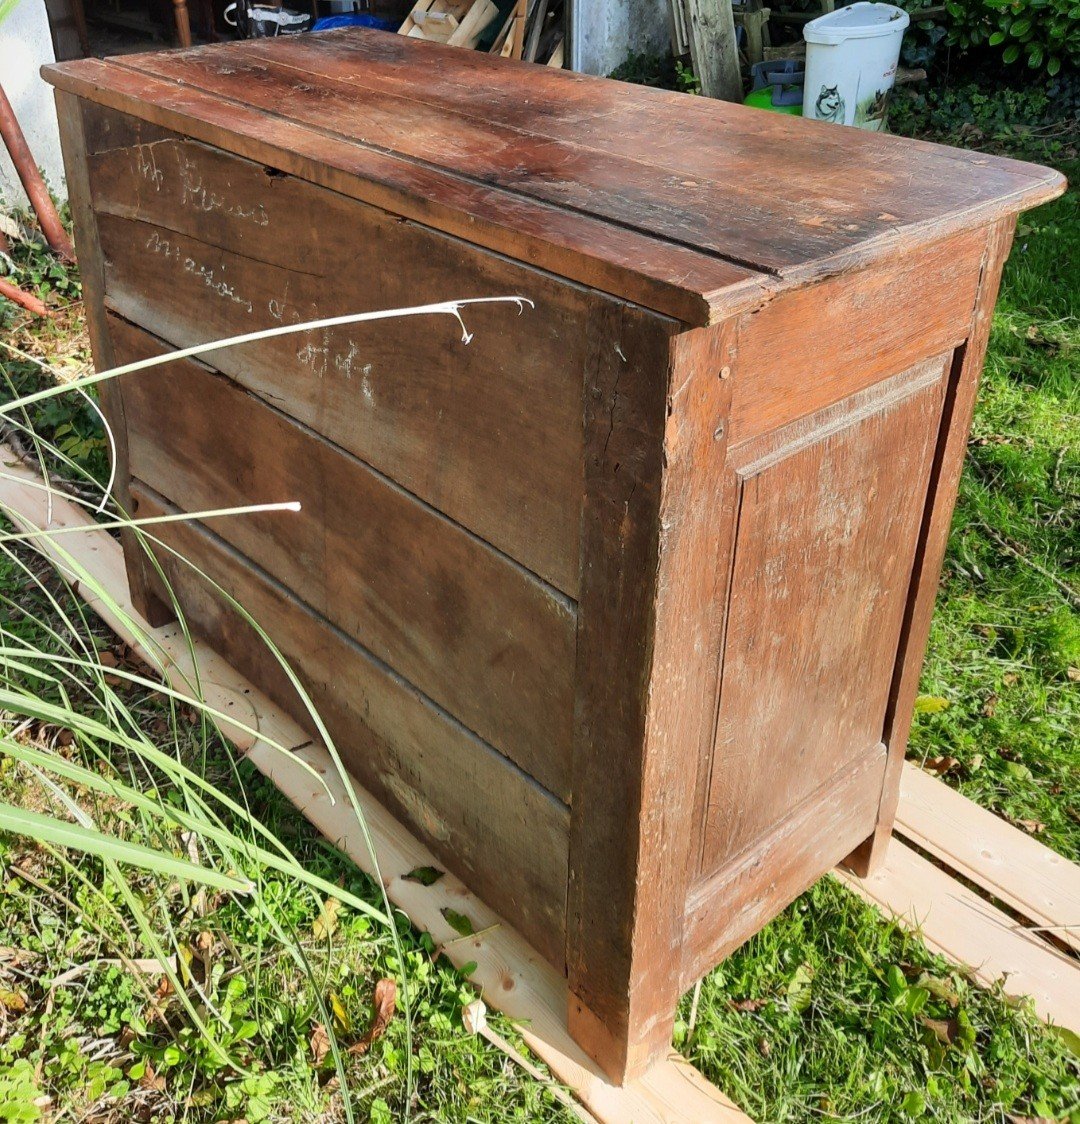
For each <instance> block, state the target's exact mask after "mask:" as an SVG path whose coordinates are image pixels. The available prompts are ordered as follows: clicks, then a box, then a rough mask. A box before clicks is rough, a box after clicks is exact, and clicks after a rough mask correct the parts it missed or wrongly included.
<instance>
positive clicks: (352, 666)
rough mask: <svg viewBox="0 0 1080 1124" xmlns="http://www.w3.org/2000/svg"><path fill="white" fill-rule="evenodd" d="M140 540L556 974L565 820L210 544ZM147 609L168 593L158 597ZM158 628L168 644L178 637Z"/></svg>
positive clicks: (379, 666) (208, 623) (148, 507)
mask: <svg viewBox="0 0 1080 1124" xmlns="http://www.w3.org/2000/svg"><path fill="white" fill-rule="evenodd" d="M132 493H133V497H134V499H135V501H136V508H137V511H136V513H137V514H138V515H139V516H154V515H161V514H172V513H174V512H175V511H176V508H174V507H172V506H171V505H169V504H167V503H166V502H165V500H163V499H162V498H161V497H160V496H158V495H156V494H155V493H153V492H151V491H150V490H149V489H148V488H147V487H146V486H145V485H144V484H142V483H141V482H140V481H138V480H136V481H134V482H133V483H132ZM154 534H155V535H156V536H157V537H158V538H159V539H161V540H162V541H163V542H164V543H166V544H167V545H168V546H170V547H172V548H173V549H174V550H178V551H179V552H180V553H181V555H182V556H183V557H185V558H190V559H192V560H193V561H194V562H196V563H197V564H198V566H199V567H200V568H201V569H202V570H203V571H204V572H205V573H207V574H208V575H209V577H210V578H211V579H212V580H213V581H215V582H217V583H218V584H219V585H221V586H222V587H223V588H225V589H227V590H228V591H229V592H230V594H231V595H232V596H233V597H235V598H236V600H237V601H239V602H240V604H241V605H243V606H244V608H245V609H246V610H247V611H248V612H249V613H251V614H252V616H254V617H255V619H256V620H258V621H259V622H260V624H262V626H263V627H264V628H265V629H266V631H267V633H268V634H269V636H270V637H271V639H272V640H273V641H274V642H275V643H276V644H277V645H278V647H279V648H280V649H281V651H282V653H283V654H284V655H285V657H286V658H287V659H288V660H289V661H290V663H291V664H292V665H293V667H294V669H295V670H296V672H297V674H298V675H299V676H300V679H301V681H302V682H303V683H304V685H305V687H306V689H307V690H308V691H309V693H310V694H311V697H312V700H313V702H314V703H315V706H316V708H317V709H318V711H319V714H320V716H321V717H322V719H323V721H324V722H325V723H326V728H327V729H328V730H329V731H330V734H331V736H332V737H333V738H334V740H335V741H336V742H337V745H338V749H339V751H340V752H341V755H342V757H343V758H344V760H345V762H346V764H347V766H348V768H349V770H350V771H351V772H352V773H353V774H354V775H355V776H356V777H358V778H360V779H362V781H363V782H364V783H365V785H366V786H367V787H368V788H370V789H372V791H374V792H375V793H377V794H378V797H379V799H380V801H381V802H382V803H384V804H386V805H387V806H388V807H389V808H390V809H391V810H392V811H393V812H394V814H395V815H397V816H398V818H400V819H402V820H404V821H405V822H407V823H409V824H410V825H412V830H413V831H414V832H416V833H417V834H418V835H420V836H421V837H422V838H423V839H424V840H425V842H426V843H427V845H428V846H429V847H431V848H432V850H434V851H435V852H436V853H437V854H438V855H439V859H440V862H441V863H443V864H445V865H446V866H448V867H450V869H452V870H454V871H455V872H456V873H457V874H458V875H460V876H461V877H462V878H463V879H465V880H466V881H467V882H468V884H469V885H470V886H472V887H473V888H474V889H475V890H476V892H477V893H478V894H479V895H480V896H481V897H482V898H484V900H485V901H487V902H488V903H489V904H490V905H491V906H492V907H493V908H495V909H497V910H499V911H500V912H502V913H503V914H505V915H506V916H508V917H512V918H513V919H514V923H515V925H516V926H517V927H518V928H519V929H520V930H521V931H522V932H523V933H524V934H526V936H527V937H528V938H529V939H530V940H531V941H532V943H533V945H534V946H535V947H536V948H537V949H538V950H539V951H541V952H542V953H543V954H544V955H545V956H546V957H548V958H549V959H550V960H551V962H552V963H554V964H555V965H556V966H559V965H561V964H562V962H563V950H562V933H563V930H564V925H565V922H564V917H565V896H566V862H567V849H568V838H569V819H568V813H567V810H566V808H565V807H564V806H563V805H562V804H560V803H559V802H558V801H557V800H555V799H554V798H553V797H552V796H551V795H550V794H548V793H547V792H545V791H544V790H543V789H541V788H540V787H539V786H538V785H537V784H536V783H535V782H533V781H532V780H530V779H529V778H528V777H527V776H526V775H525V774H524V773H522V772H520V771H519V770H518V769H516V768H514V766H512V765H511V764H510V763H509V762H507V761H506V759H505V758H504V757H502V756H501V755H500V754H498V753H496V752H495V750H493V749H492V748H491V747H490V746H488V745H486V744H484V743H483V742H482V741H480V739H478V738H477V737H476V736H475V735H473V734H471V733H470V732H469V731H467V730H466V729H465V728H464V727H462V726H461V724H460V723H458V722H456V721H455V720H454V718H453V717H452V716H451V715H450V714H448V713H447V712H446V711H444V710H442V709H441V708H440V707H438V706H435V705H434V704H433V703H432V702H431V701H430V700H429V699H426V698H424V697H423V696H421V695H420V694H419V692H417V691H416V689H415V688H414V687H412V685H411V684H409V683H408V682H406V681H405V680H403V679H402V678H401V677H400V676H398V675H397V674H396V673H395V672H394V671H393V670H392V669H391V668H390V667H388V666H387V665H386V664H384V663H382V662H381V661H379V660H378V659H376V658H374V657H373V656H372V655H371V654H370V653H368V652H366V651H364V650H363V649H361V648H360V647H359V646H358V645H357V644H355V643H353V642H352V641H351V640H350V639H349V637H347V636H346V635H345V634H344V633H342V632H341V631H340V630H338V629H335V628H333V627H332V626H331V625H330V624H329V622H328V621H327V620H326V619H325V618H323V617H321V616H320V615H319V614H317V613H315V612H313V611H312V610H311V609H310V608H309V607H308V606H306V605H304V604H303V603H302V602H300V601H299V600H297V599H296V598H295V597H294V596H293V595H292V594H291V593H290V592H289V591H288V590H287V589H285V588H284V587H283V586H281V585H280V584H278V583H277V582H275V581H274V580H273V579H272V577H271V576H270V575H269V574H267V573H266V572H265V571H262V570H260V569H259V568H258V567H256V566H255V565H253V564H252V563H251V561H250V560H249V559H247V558H245V557H244V556H243V555H241V554H240V553H239V552H237V551H235V550H233V549H231V548H230V547H229V546H228V544H227V543H226V542H225V541H224V540H223V539H220V538H218V537H217V536H216V535H213V534H212V533H210V532H208V531H207V530H205V529H204V528H203V527H201V526H200V525H199V524H196V523H191V524H187V523H174V524H169V525H166V526H162V527H161V528H159V529H158V530H157V531H155V532H154ZM158 557H159V561H160V562H161V564H162V567H163V569H164V570H165V572H166V574H167V575H168V577H169V581H170V584H171V585H172V586H173V588H174V590H175V592H176V597H177V599H178V601H179V602H180V604H181V606H182V607H183V610H184V616H185V619H186V620H187V621H188V623H189V624H190V626H191V628H192V630H193V631H194V632H195V633H196V634H197V635H200V636H202V637H204V638H205V639H206V640H207V642H208V643H209V644H210V645H211V646H212V647H213V648H214V649H215V651H218V652H220V653H221V654H222V655H223V656H225V657H226V658H227V659H228V660H229V662H230V663H232V664H233V665H234V666H235V667H237V668H238V670H240V671H241V672H242V673H243V674H244V675H246V676H248V677H249V678H251V679H252V680H253V681H254V682H256V683H259V684H261V686H262V688H263V690H264V691H265V692H266V693H267V694H268V695H269V696H270V697H271V698H272V699H273V700H274V702H275V703H276V704H277V705H278V706H280V707H281V708H282V709H283V710H285V711H286V712H287V713H289V714H290V715H291V716H292V717H293V718H295V719H296V721H298V722H299V723H300V724H301V725H302V726H304V728H305V729H307V730H308V732H309V734H311V735H312V736H317V731H316V730H315V729H314V727H313V724H312V721H311V717H310V715H309V714H308V712H307V710H306V708H305V706H304V704H303V702H302V700H301V699H300V698H299V697H298V695H297V693H296V691H295V689H294V688H293V686H292V684H291V683H290V681H289V679H288V678H287V676H286V675H285V673H284V671H283V670H282V669H281V667H280V665H279V664H278V663H277V661H276V660H275V658H274V657H273V655H272V653H271V652H270V651H269V649H268V648H267V646H266V644H265V643H264V642H262V641H261V640H260V638H259V636H258V635H257V633H255V632H254V630H253V629H252V628H251V626H250V625H248V624H247V622H246V621H245V620H244V619H243V618H242V617H241V616H240V615H239V614H237V613H236V611H235V610H234V609H232V608H231V606H229V605H228V604H227V603H225V602H224V600H223V598H222V597H221V596H220V595H219V594H217V593H216V592H215V591H214V589H213V588H212V586H210V585H209V584H208V583H207V582H206V581H205V580H203V579H201V578H200V577H199V576H198V575H197V574H196V573H195V572H194V571H193V570H192V569H191V568H190V567H189V566H187V565H185V564H183V563H181V562H179V561H178V560H177V559H176V558H175V556H173V555H170V554H168V553H166V552H164V551H159V552H158ZM155 579H156V575H155ZM159 596H161V597H163V598H167V597H168V594H167V592H166V591H165V590H164V589H161V590H160V593H159ZM171 627H172V630H173V631H172V633H171V635H172V634H176V632H177V630H178V626H175V625H174V626H171ZM492 849H494V850H495V851H496V853H498V854H499V856H500V858H499V862H498V863H497V864H494V863H492V862H491V850H492Z"/></svg>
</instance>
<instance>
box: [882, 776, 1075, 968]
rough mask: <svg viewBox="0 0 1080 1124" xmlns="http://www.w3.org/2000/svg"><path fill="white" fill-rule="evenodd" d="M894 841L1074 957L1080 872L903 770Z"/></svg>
mask: <svg viewBox="0 0 1080 1124" xmlns="http://www.w3.org/2000/svg"><path fill="white" fill-rule="evenodd" d="M895 831H896V832H897V834H899V835H902V836H903V837H904V838H905V839H909V840H910V841H911V842H912V843H914V844H915V845H916V846H917V847H921V848H922V849H923V850H924V851H929V852H930V854H932V855H935V856H936V857H937V858H939V859H941V860H942V861H943V862H944V863H945V864H946V865H947V866H948V868H949V869H950V870H954V871H956V872H957V874H961V875H963V876H964V877H965V878H967V879H970V880H971V881H972V882H974V883H975V884H976V885H977V886H978V887H979V888H980V889H982V890H985V891H986V892H987V893H989V894H990V895H991V896H992V897H993V898H995V899H996V900H997V901H1001V902H1004V903H1005V904H1006V905H1007V906H1009V907H1010V908H1012V909H1014V910H1016V911H1017V912H1018V913H1019V914H1020V915H1021V916H1022V917H1025V918H1027V919H1028V920H1029V921H1032V922H1034V923H1035V925H1036V926H1038V927H1041V928H1043V929H1044V930H1045V932H1044V933H1043V934H1042V935H1043V936H1044V937H1045V938H1046V939H1047V940H1049V941H1062V942H1064V943H1065V944H1067V945H1068V946H1069V947H1070V948H1072V949H1073V950H1074V951H1076V952H1080V866H1077V864H1076V863H1074V862H1069V860H1068V859H1067V858H1065V857H1064V856H1063V855H1059V854H1058V853H1057V852H1056V851H1051V850H1050V848H1049V847H1046V846H1044V845H1043V844H1042V843H1040V842H1039V841H1038V840H1037V839H1033V838H1032V837H1031V836H1030V835H1028V834H1027V833H1026V832H1024V831H1021V830H1020V829H1019V828H1016V827H1013V826H1012V824H1010V823H1008V822H1007V821H1006V820H1003V819H1002V818H1001V817H1000V816H996V815H994V813H993V812H990V811H988V810H987V809H986V808H981V807H980V806H979V805H978V804H975V803H973V802H972V801H970V800H968V799H967V797H965V796H963V795H961V794H960V793H959V792H957V791H956V790H955V789H953V788H950V787H949V786H948V785H947V784H946V783H945V782H944V781H941V780H938V779H937V778H936V777H932V776H930V775H929V774H927V773H924V772H923V771H922V769H920V768H918V766H916V765H913V764H911V763H910V762H908V763H907V764H905V765H904V768H903V772H902V775H901V778H900V802H899V805H898V806H897V811H896V827H895Z"/></svg>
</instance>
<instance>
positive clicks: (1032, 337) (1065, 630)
mask: <svg viewBox="0 0 1080 1124" xmlns="http://www.w3.org/2000/svg"><path fill="white" fill-rule="evenodd" d="M1066 170H1067V171H1068V172H1071V177H1070V178H1071V179H1072V180H1073V182H1076V181H1077V180H1080V164H1073V165H1071V166H1069V167H1067V169H1066ZM1078 563H1080V192H1077V191H1076V190H1071V191H1070V192H1069V193H1068V194H1067V195H1066V196H1065V197H1064V198H1062V199H1061V200H1059V201H1057V202H1055V203H1052V204H1050V205H1049V206H1047V207H1043V208H1041V209H1040V210H1039V211H1036V212H1033V213H1032V214H1030V215H1027V216H1025V217H1024V218H1023V219H1022V220H1021V223H1020V227H1019V230H1018V233H1017V239H1016V245H1015V247H1014V249H1013V253H1012V256H1011V257H1010V259H1009V262H1008V265H1007V267H1006V271H1005V278H1004V284H1003V287H1002V294H1001V299H1000V301H999V304H998V309H997V312H996V314H995V317H994V326H993V333H992V335H991V339H990V348H989V352H988V355H987V362H986V371H985V375H984V380H983V387H982V391H981V394H980V398H979V405H978V409H977V411H976V415H975V424H974V427H973V432H972V440H971V444H970V447H969V456H968V463H967V466H966V470H965V472H964V476H963V480H962V483H961V489H960V500H959V503H958V506H957V514H956V518H955V521H954V525H953V533H952V538H951V541H950V544H949V555H948V560H947V562H946V566H945V574H944V582H943V585H942V591H941V594H940V595H939V598H938V605H937V612H936V614H935V617H934V622H933V629H932V634H931V640H930V649H929V654H928V659H927V665H926V671H925V674H924V676H923V686H922V690H923V691H924V693H925V694H926V695H927V696H932V697H935V698H940V699H944V700H946V701H947V703H948V706H947V708H946V709H944V710H940V711H937V712H932V713H931V712H928V713H923V714H920V715H919V716H918V718H917V721H916V723H915V727H914V729H913V731H912V735H911V755H912V756H915V757H917V758H920V759H921V758H923V757H932V758H938V757H951V758H954V759H955V761H956V764H951V763H949V762H944V763H943V764H945V765H949V768H948V771H947V773H946V780H948V781H949V782H950V783H955V784H956V785H957V786H958V787H959V789H960V790H961V791H962V792H964V793H965V795H967V796H969V797H971V799H973V800H975V801H976V802H978V803H980V804H982V805H984V806H985V807H988V808H991V809H993V810H994V811H995V812H998V813H1000V814H1001V815H1003V816H1005V817H1006V818H1007V819H1010V820H1012V821H1013V822H1014V823H1017V824H1020V825H1021V826H1024V827H1026V829H1028V830H1032V831H1035V832H1037V833H1038V836H1039V839H1040V840H1041V841H1042V842H1044V843H1046V844H1047V846H1050V847H1053V848H1054V849H1055V850H1058V851H1060V852H1061V853H1062V854H1063V855H1066V856H1067V857H1068V858H1070V859H1073V860H1077V859H1080V801H1078V800H1077V793H1078V791H1080V754H1078V753H1077V741H1078V736H1080V733H1078V732H1080V612H1078V611H1077V608H1078V605H1080V580H1078V578H1080V574H1078Z"/></svg>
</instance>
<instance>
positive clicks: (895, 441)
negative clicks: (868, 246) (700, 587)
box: [701, 356, 948, 872]
mask: <svg viewBox="0 0 1080 1124" xmlns="http://www.w3.org/2000/svg"><path fill="white" fill-rule="evenodd" d="M947 360H948V357H947V356H944V357H939V358H938V359H935V360H931V361H929V362H928V363H925V364H923V365H921V366H920V367H918V368H916V369H914V370H912V371H909V372H907V373H906V374H905V375H902V376H899V377H897V378H895V379H893V380H890V381H887V382H885V383H882V384H880V385H878V386H876V387H874V388H873V389H872V390H871V391H867V392H864V393H863V394H861V395H859V396H856V397H855V398H854V399H851V400H849V401H848V402H845V403H842V404H841V405H840V406H837V407H834V408H833V409H831V410H827V411H823V412H822V413H820V414H818V415H815V416H814V417H812V418H809V419H806V420H804V421H803V422H800V423H796V424H794V425H791V426H788V427H786V428H784V429H781V430H778V431H777V432H776V433H774V434H771V435H770V436H769V437H768V438H766V439H763V440H761V441H759V442H756V443H749V444H747V445H744V446H743V447H742V449H741V450H740V451H739V459H737V460H736V462H735V464H734V465H733V468H734V471H735V472H736V475H737V479H738V493H737V495H738V498H737V512H736V518H737V521H738V522H737V528H736V536H735V550H734V559H733V563H732V570H731V581H730V588H729V592H728V618H727V625H726V636H725V643H724V655H723V665H722V666H723V671H722V680H721V687H720V703H719V715H718V721H717V731H716V739H715V745H714V749H713V761H712V775H711V780H710V782H709V785H708V807H707V811H706V817H705V830H704V846H703V855H702V865H701V869H702V871H703V872H708V871H711V870H714V869H717V868H718V867H720V866H722V865H723V864H724V863H725V862H727V861H729V860H731V859H732V858H734V857H735V856H737V855H739V854H740V853H742V852H743V851H744V850H746V849H747V848H748V847H750V846H752V845H753V844H754V843H755V841H757V840H759V839H761V838H762V837H763V836H764V835H765V834H766V833H767V832H768V830H769V829H770V827H771V826H772V825H774V824H776V823H777V822H779V821H780V820H782V819H783V818H784V817H785V816H786V815H788V814H790V812H791V810H792V809H795V808H797V807H798V806H799V805H800V803H801V802H802V801H803V800H804V799H806V798H807V797H808V796H809V795H810V793H811V792H813V791H814V790H815V788H817V786H818V785H819V784H820V783H821V781H822V780H823V779H824V778H826V777H829V776H832V775H834V774H836V773H837V772H838V770H841V769H842V768H843V766H844V765H845V763H847V762H854V761H855V760H857V759H859V758H860V757H861V756H862V755H864V754H865V753H866V752H867V751H868V750H869V749H870V747H872V746H875V745H877V744H878V743H880V742H881V740H882V736H883V723H884V719H885V708H886V702H887V698H888V691H889V686H890V683H891V680H892V675H893V668H894V664H895V660H896V651H897V644H898V640H899V633H900V624H901V620H902V618H903V613H904V606H905V603H906V599H907V595H908V588H909V584H910V581H911V572H912V565H913V558H914V554H915V544H916V540H917V536H918V531H919V527H920V524H921V521H922V517H923V510H924V506H925V503H926V495H927V484H928V480H929V475H930V468H931V464H932V461H933V455H934V449H935V446H936V442H937V433H938V425H939V418H940V414H941V408H942V402H943V398H944V392H945V379H946V374H947V369H948V362H947Z"/></svg>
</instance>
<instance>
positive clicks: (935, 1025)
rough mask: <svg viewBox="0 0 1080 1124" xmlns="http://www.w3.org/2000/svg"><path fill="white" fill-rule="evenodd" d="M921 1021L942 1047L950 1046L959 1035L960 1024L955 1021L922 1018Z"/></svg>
mask: <svg viewBox="0 0 1080 1124" xmlns="http://www.w3.org/2000/svg"><path fill="white" fill-rule="evenodd" d="M921 1021H922V1024H923V1026H925V1027H926V1028H927V1030H929V1031H931V1032H932V1033H933V1035H934V1037H935V1038H936V1039H937V1040H938V1041H939V1042H940V1043H941V1044H942V1046H951V1045H952V1044H953V1043H954V1042H955V1041H956V1038H957V1035H958V1034H959V1033H960V1023H959V1022H958V1021H957V1020H956V1019H931V1018H923V1019H922V1020H921Z"/></svg>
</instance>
